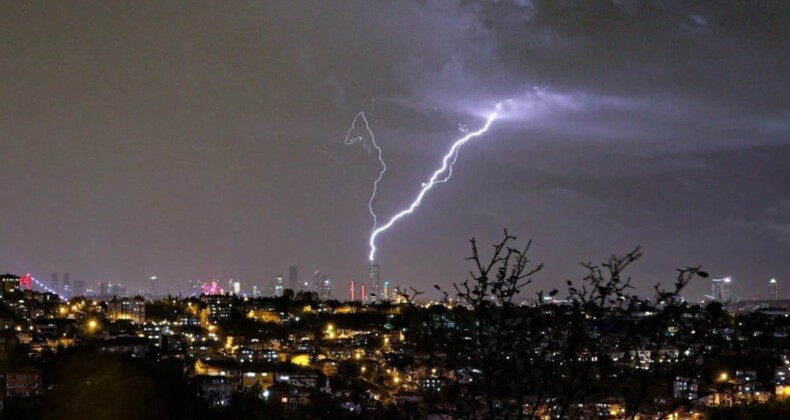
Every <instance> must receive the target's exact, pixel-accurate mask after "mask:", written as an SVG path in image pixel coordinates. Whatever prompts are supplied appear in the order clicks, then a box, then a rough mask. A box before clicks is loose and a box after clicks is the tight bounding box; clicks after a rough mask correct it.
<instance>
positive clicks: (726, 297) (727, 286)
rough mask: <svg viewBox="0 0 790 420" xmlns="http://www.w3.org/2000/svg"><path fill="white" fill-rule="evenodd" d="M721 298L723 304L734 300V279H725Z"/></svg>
mask: <svg viewBox="0 0 790 420" xmlns="http://www.w3.org/2000/svg"><path fill="white" fill-rule="evenodd" d="M721 297H722V301H723V302H729V301H731V300H732V277H725V278H724V279H722V285H721Z"/></svg>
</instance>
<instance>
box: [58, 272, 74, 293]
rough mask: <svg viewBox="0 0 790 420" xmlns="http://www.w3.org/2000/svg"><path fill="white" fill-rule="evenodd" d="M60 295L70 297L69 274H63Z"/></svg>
mask: <svg viewBox="0 0 790 420" xmlns="http://www.w3.org/2000/svg"><path fill="white" fill-rule="evenodd" d="M56 290H57V289H56ZM61 294H62V295H63V296H66V297H69V296H71V275H70V274H69V273H65V274H63V289H62V292H61Z"/></svg>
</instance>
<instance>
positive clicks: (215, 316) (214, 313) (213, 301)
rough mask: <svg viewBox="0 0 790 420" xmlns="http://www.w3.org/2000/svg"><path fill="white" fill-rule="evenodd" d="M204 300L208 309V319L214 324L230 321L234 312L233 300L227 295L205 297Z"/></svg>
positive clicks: (202, 298)
mask: <svg viewBox="0 0 790 420" xmlns="http://www.w3.org/2000/svg"><path fill="white" fill-rule="evenodd" d="M200 300H202V301H203V302H204V303H205V304H206V306H207V307H208V317H209V319H210V320H211V321H212V322H217V321H222V320H226V319H230V315H231V312H232V311H233V298H232V297H230V296H225V295H203V296H202V297H201V298H200Z"/></svg>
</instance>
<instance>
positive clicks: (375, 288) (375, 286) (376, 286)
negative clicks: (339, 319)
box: [365, 261, 381, 300]
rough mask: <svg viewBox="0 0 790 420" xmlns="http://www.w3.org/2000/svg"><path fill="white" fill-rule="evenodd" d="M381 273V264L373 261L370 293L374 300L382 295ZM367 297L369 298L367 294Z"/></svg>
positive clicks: (371, 264) (369, 278)
mask: <svg viewBox="0 0 790 420" xmlns="http://www.w3.org/2000/svg"><path fill="white" fill-rule="evenodd" d="M380 275H381V273H380V272H379V265H378V264H376V263H374V262H372V261H371V263H370V276H369V277H368V280H370V294H371V296H372V297H373V299H374V300H376V299H379V298H380V297H381V296H380V293H381V282H380V281H379V278H380V277H379V276H380ZM365 299H367V296H365Z"/></svg>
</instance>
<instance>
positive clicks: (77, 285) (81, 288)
mask: <svg viewBox="0 0 790 420" xmlns="http://www.w3.org/2000/svg"><path fill="white" fill-rule="evenodd" d="M73 291H74V296H85V281H84V280H74V287H73Z"/></svg>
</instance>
